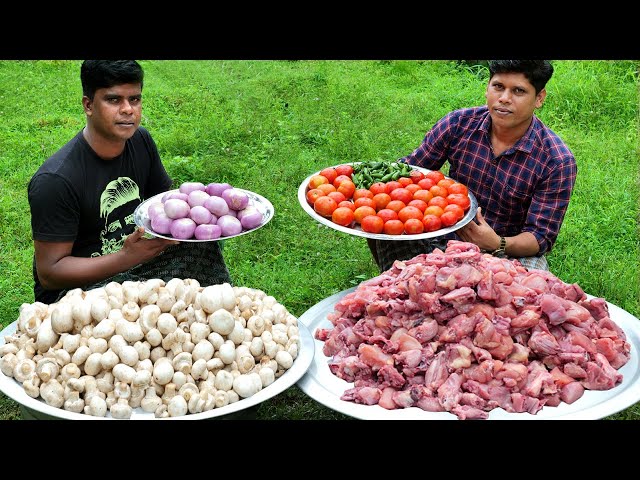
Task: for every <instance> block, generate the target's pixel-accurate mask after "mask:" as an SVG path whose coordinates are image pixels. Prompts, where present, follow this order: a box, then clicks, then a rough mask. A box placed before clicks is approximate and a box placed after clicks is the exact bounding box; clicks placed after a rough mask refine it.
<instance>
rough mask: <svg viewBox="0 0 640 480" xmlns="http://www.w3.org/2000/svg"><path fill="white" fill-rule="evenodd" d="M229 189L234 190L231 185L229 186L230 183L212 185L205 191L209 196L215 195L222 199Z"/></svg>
mask: <svg viewBox="0 0 640 480" xmlns="http://www.w3.org/2000/svg"><path fill="white" fill-rule="evenodd" d="M229 188H233V187H231V185H229V184H228V183H210V184H209V185H207V186H206V187H205V190H204V191H205V192H207V193H208V194H209V195H215V196H217V197H220V196H222V192H224V191H225V190H227V189H229Z"/></svg>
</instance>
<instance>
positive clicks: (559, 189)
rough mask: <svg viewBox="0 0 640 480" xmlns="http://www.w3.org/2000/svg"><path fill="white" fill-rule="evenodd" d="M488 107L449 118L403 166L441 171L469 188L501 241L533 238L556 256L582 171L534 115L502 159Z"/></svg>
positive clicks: (553, 135)
mask: <svg viewBox="0 0 640 480" xmlns="http://www.w3.org/2000/svg"><path fill="white" fill-rule="evenodd" d="M490 128H491V117H490V116H489V109H488V108H487V107H486V106H483V107H474V108H466V109H461V110H456V111H453V112H450V113H449V114H447V115H446V116H444V117H443V118H442V119H440V120H439V121H438V122H437V123H436V124H435V125H434V127H433V128H432V129H431V130H429V131H428V132H427V134H426V135H425V137H424V140H423V142H422V144H421V145H420V146H419V147H418V148H417V149H416V150H415V151H414V152H413V153H412V154H410V155H407V156H406V157H403V158H401V159H400V161H403V162H407V163H409V164H411V165H417V166H420V167H424V168H427V169H429V170H439V169H440V168H442V166H443V165H444V163H445V162H446V161H449V164H450V167H449V175H448V176H450V177H451V178H453V179H454V180H457V181H458V182H461V183H463V184H465V185H466V186H467V187H468V188H469V190H470V191H471V192H472V193H473V194H474V195H475V197H476V199H477V200H478V205H479V206H480V207H482V214H483V216H484V218H485V220H486V221H487V223H488V224H489V225H491V227H492V228H493V229H494V230H495V231H496V233H497V234H498V235H502V236H506V237H510V236H515V235H517V234H519V233H522V232H531V233H532V234H533V235H535V237H536V239H537V240H538V244H539V245H540V252H539V255H541V254H544V253H545V252H548V251H549V250H551V247H552V246H553V244H554V242H555V240H556V238H557V236H558V232H559V230H560V226H561V225H562V221H563V219H564V215H565V213H566V211H567V207H568V206H569V199H570V197H571V192H572V190H573V186H574V184H575V180H576V175H577V171H578V169H577V165H576V161H575V158H574V156H573V154H572V153H571V151H570V150H569V148H568V147H567V146H566V145H565V143H564V142H563V141H562V140H561V139H560V137H558V136H557V135H556V134H555V133H554V132H553V131H552V130H551V129H549V128H548V127H547V126H546V125H544V124H543V123H542V122H541V121H540V119H538V118H537V117H536V116H535V115H534V116H533V121H532V122H531V126H530V127H529V129H528V130H527V132H526V133H525V134H524V136H523V137H522V138H521V139H520V140H518V141H517V142H516V144H515V145H513V147H511V148H509V149H508V150H506V151H505V152H503V153H502V154H501V155H499V156H497V157H496V156H495V155H494V153H493V150H492V148H491V136H490Z"/></svg>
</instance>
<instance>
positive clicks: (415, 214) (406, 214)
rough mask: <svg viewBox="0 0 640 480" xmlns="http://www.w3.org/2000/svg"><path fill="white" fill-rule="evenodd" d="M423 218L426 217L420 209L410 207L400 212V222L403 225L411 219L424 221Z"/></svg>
mask: <svg viewBox="0 0 640 480" xmlns="http://www.w3.org/2000/svg"><path fill="white" fill-rule="evenodd" d="M422 217H424V214H423V213H422V211H421V210H420V209H419V208H417V207H411V206H409V205H407V206H406V207H404V208H403V209H401V210H400V211H399V212H398V220H400V221H401V222H403V223H406V222H407V220H409V219H410V218H417V219H420V220H422Z"/></svg>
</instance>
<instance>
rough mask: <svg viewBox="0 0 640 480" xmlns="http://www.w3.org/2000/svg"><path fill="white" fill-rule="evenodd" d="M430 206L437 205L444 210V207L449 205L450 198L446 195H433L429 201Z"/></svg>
mask: <svg viewBox="0 0 640 480" xmlns="http://www.w3.org/2000/svg"><path fill="white" fill-rule="evenodd" d="M427 205H428V206H431V205H437V206H438V207H440V208H442V209H443V210H444V207H446V206H447V205H449V200H447V199H446V198H444V197H433V198H432V199H431V200H429V201H428V202H427Z"/></svg>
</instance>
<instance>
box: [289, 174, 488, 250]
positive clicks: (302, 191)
mask: <svg viewBox="0 0 640 480" xmlns="http://www.w3.org/2000/svg"><path fill="white" fill-rule="evenodd" d="M355 163H358V162H355ZM353 164H354V163H341V164H340V165H353ZM333 166H334V167H337V166H338V165H333ZM411 168H413V169H414V170H420V171H421V172H422V173H427V172H429V171H430V170H428V169H426V168H421V167H416V166H413V165H411ZM320 172H321V170H318V171H317V172H314V173H312V174H311V175H309V176H308V177H307V178H305V179H304V180H303V181H302V183H301V184H300V186H299V187H298V202H299V203H300V206H301V207H302V208H303V210H304V211H305V212H307V213H308V214H309V215H310V216H311V217H312V218H313V219H314V220H316V221H318V222H320V223H321V224H323V225H326V226H327V227H330V228H333V229H334V230H338V231H339V232H342V233H348V234H349V235H356V236H358V237H365V238H374V239H377V240H424V239H426V238H434V237H440V236H442V235H446V234H447V233H451V232H455V231H456V230H458V229H460V228H462V227H464V226H465V225H466V224H467V223H469V222H470V221H471V220H473V219H474V218H475V216H476V211H477V210H478V200H477V199H476V197H475V195H473V193H471V192H469V200H470V201H471V206H470V207H469V209H468V210H467V213H466V214H465V216H464V217H462V219H461V220H460V221H458V222H457V223H456V224H455V225H451V226H450V227H446V228H441V229H439V230H435V231H433V232H424V233H419V234H416V235H407V234H404V233H403V234H402V235H387V234H386V233H368V232H365V231H363V230H362V228H360V225H358V224H356V226H355V227H353V228H351V227H343V226H342V225H338V224H337V223H334V222H332V221H331V219H330V218H326V217H323V216H322V215H319V214H318V213H317V212H316V211H315V210H314V209H313V207H312V206H311V205H309V202H307V191H308V190H307V185H309V181H310V180H311V177H313V176H314V175H317V174H319V173H320ZM445 178H450V177H445Z"/></svg>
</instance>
